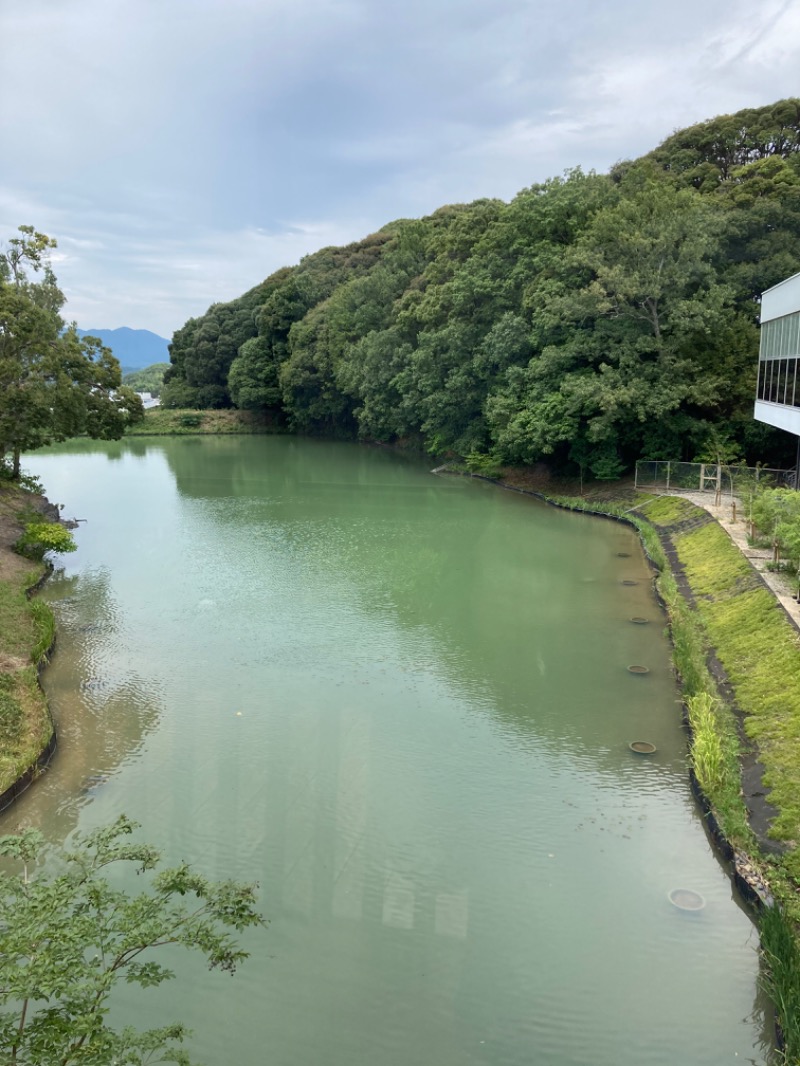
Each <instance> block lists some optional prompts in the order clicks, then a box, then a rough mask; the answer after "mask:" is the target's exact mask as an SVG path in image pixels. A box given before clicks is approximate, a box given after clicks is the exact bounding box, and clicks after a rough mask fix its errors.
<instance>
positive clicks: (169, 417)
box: [126, 407, 283, 437]
mask: <svg viewBox="0 0 800 1066" xmlns="http://www.w3.org/2000/svg"><path fill="white" fill-rule="evenodd" d="M281 432H283V428H282V426H281V425H280V423H279V422H278V421H277V420H275V419H274V418H273V419H270V418H268V417H265V416H263V415H259V414H256V413H255V412H253V411H235V410H224V411H200V410H180V409H173V408H165V407H151V408H150V409H149V410H148V411H145V414H144V421H143V422H140V423H139V424H138V425H136V426H132V427H131V428H130V429H129V430H127V432H126V436H129V437H164V436H169V437H174V436H192V435H197V434H201V435H204V434H228V433H247V434H252V433H281Z"/></svg>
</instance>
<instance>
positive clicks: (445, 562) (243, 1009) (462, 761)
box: [0, 437, 770, 1066]
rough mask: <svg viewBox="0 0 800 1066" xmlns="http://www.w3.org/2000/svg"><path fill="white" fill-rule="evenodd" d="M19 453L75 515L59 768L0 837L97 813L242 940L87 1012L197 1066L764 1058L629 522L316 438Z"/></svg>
mask: <svg viewBox="0 0 800 1066" xmlns="http://www.w3.org/2000/svg"><path fill="white" fill-rule="evenodd" d="M24 465H25V466H26V468H27V469H28V470H29V471H30V472H31V473H34V474H36V475H37V476H39V477H40V478H41V479H42V481H43V482H44V484H45V486H46V489H47V492H48V494H49V496H50V499H51V500H53V501H59V502H62V503H63V504H64V507H65V509H64V515H65V517H73V516H74V517H76V518H78V519H81V522H80V524H79V528H78V530H77V533H76V536H77V540H78V543H79V550H78V551H77V552H76V553H74V555H72V556H69V557H65V561H64V569H63V572H61V573H60V574H58V575H57V576H56V577H55V579H54V580H52V581H51V582H50V583H49V584H48V586H47V587H46V589H45V591H44V593H43V595H44V596H45V598H46V599H48V601H49V602H51V603H52V604H53V607H54V609H55V611H56V615H57V620H58V627H59V630H58V634H59V635H58V648H57V652H56V654H55V656H54V659H53V662H52V664H51V666H50V667H49V669H48V670H47V672H46V674H45V685H46V688H47V691H48V694H49V696H50V699H51V703H52V706H53V709H54V712H55V715H56V718H57V722H58V727H59V738H60V747H59V752H58V754H57V756H56V759H55V762H54V764H53V766H52V769H51V770H50V771H48V773H47V774H46V775H45V776H44V777H43V778H42V780H41V781H40V782H38V783H37V784H36V786H35V787H34V788H33V789H31V790H30V791H29V792H28V793H27V795H26V796H25V797H24V799H23V800H22V801H21V802H20V803H19V804H18V805H17V806H16V807H15V808H13V809H11V810H10V811H8V812H7V813H6V814H5V815H4V816H3V819H2V826H1V827H0V831H2V832H6V833H7V832H13V831H14V829H15V828H16V827H17V826H18V825H22V824H29V823H35V824H38V825H40V826H41V827H42V828H43V830H44V832H45V833H46V834H47V836H48V837H50V838H51V839H53V840H59V841H60V840H63V839H64V838H66V837H67V836H68V835H69V834H70V833H71V832H73V831H74V830H75V829H76V828H79V829H81V830H84V831H85V830H86V829H88V828H91V827H94V826H95V825H99V824H103V823H105V822H108V821H110V820H111V819H113V818H114V817H115V816H116V815H117V814H119V813H120V812H125V813H127V814H128V815H130V816H131V817H133V818H135V819H136V820H137V821H139V822H141V823H142V826H143V828H142V837H143V838H144V839H147V840H148V841H150V842H152V843H154V844H156V845H158V846H159V847H161V848H163V849H164V851H165V853H166V855H167V857H168V858H169V859H170V861H175V862H177V861H179V860H181V859H187V860H188V861H190V862H191V863H193V864H194V865H195V866H197V867H198V868H199V869H201V870H202V871H203V872H205V873H207V874H209V875H210V876H214V877H229V876H230V877H236V878H239V879H242V880H253V881H257V882H259V884H260V896H259V899H260V907H261V909H262V910H263V912H264V914H265V915H266V917H267V918H268V919H269V922H270V925H269V928H268V929H267V930H266V931H263V930H257V931H254V932H251V933H249V934H248V935H247V936H246V937H245V946H246V948H247V949H248V950H249V951H250V952H251V958H250V959H249V960H248V961H247V962H246V963H245V964H244V965H243V966H242V967H241V969H240V970H239V972H238V973H237V974H236V975H235V976H234V977H233V978H231V977H229V976H227V975H223V974H217V973H210V972H208V971H207V970H206V969H205V968H204V967H203V966H202V965H199V964H198V963H197V961H195V960H192V959H191V958H182V957H181V956H176V957H175V958H172V957H171V958H170V965H172V966H173V968H174V969H175V970H176V972H177V979H176V980H175V981H173V982H170V984H169V985H167V986H164V987H162V988H161V989H160V990H159V991H158V992H146V991H145V992H139V991H136V990H129V989H126V990H123V992H122V993H121V994H120V996H119V997H118V1002H117V1004H116V1007H115V1010H116V1012H117V1015H118V1016H119V1018H121V1019H123V1020H125V1021H128V1022H131V1023H133V1024H139V1025H157V1024H162V1023H166V1022H169V1021H174V1020H182V1021H184V1022H185V1023H186V1024H188V1025H189V1026H190V1027H191V1028H192V1030H193V1033H194V1035H193V1037H192V1040H191V1044H190V1051H191V1052H192V1053H193V1054H195V1055H196V1056H197V1058H198V1059H200V1060H202V1061H203V1062H205V1063H206V1064H207V1066H223V1064H227V1063H229V1062H232V1061H235V1062H237V1063H242V1064H253V1066H260V1064H262V1063H264V1062H269V1063H270V1064H271V1066H319V1064H320V1063H325V1064H328V1066H352V1064H353V1063H360V1062H363V1063H370V1064H380V1066H408V1064H410V1063H420V1064H431V1066H434V1064H435V1066H464V1064H473V1063H474V1064H476V1066H477V1064H481V1066H483V1064H487V1066H488V1064H495V1066H530V1064H531V1063H542V1064H547V1066H578V1064H580V1066H586V1064H589V1063H591V1064H592V1066H626V1064H630V1066H646V1064H659V1066H662V1064H663V1066H674V1064H675V1063H691V1064H693V1066H717V1064H722V1063H732V1062H734V1061H737V1062H741V1063H744V1062H751V1063H758V1064H763V1063H765V1062H766V1061H767V1059H768V1055H769V1051H768V1048H769V1043H768V1032H769V1027H770V1023H769V1018H768V1017H765V1011H764V1004H763V1003H762V1002H761V1001H760V999H759V996H758V992H757V976H758V957H757V937H756V934H755V931H754V929H753V927H752V925H751V923H750V921H749V920H748V918H747V915H746V914H745V913H744V912H743V911H742V910H741V909H740V907H739V906H738V905H737V903H736V901H735V900H734V899H733V897H732V892H731V887H730V884H729V881H728V879H727V877H726V875H725V873H724V871H723V870H722V869H721V867H720V865H719V863H718V862H717V861H716V859H715V857H714V855H713V853H712V851H711V849H710V847H709V844H708V841H707V839H706V837H705V835H704V832H703V828H702V824H701V822H700V819H699V817H698V814H697V811H696V810H695V807H694V805H693V802H692V799H691V796H690V792H689V788H688V782H687V772H686V744H685V737H684V735H683V733H682V731H681V728H680V713H679V710H680V709H679V696H678V692H677V690H676V686H675V682H674V678H673V676H672V674H671V670H670V662H669V647H668V643H667V640H666V638H665V635H664V618H663V616H662V614H661V612H660V610H659V608H658V605H657V603H656V601H655V598H654V595H653V590H652V580H651V574H650V571H649V569H648V566H647V564H646V561H645V559H644V557H643V554H642V551H641V548H640V545H639V541H638V538H637V536H636V534H635V533H634V532H633V531H632V530H631V529H629V528H628V527H625V526H622V525H618V524H616V523H612V522H604V521H601V520H599V519H593V518H590V517H587V516H583V515H575V514H570V513H567V512H562V511H558V510H556V509H553V508H548V507H546V506H544V505H542V504H541V503H539V502H537V501H534V500H531V499H530V498H525V497H522V496H519V495H515V494H513V493H506V492H503V491H501V490H499V489H497V488H495V487H494V486H491V485H488V484H486V483H483V482H479V481H473V480H469V479H461V478H453V477H449V478H448V477H437V476H433V475H431V473H430V470H429V467H430V466H431V465H433V464H431V463H424V462H420V461H419V460H416V459H414V460H409V459H407V458H403V457H400V456H398V455H396V454H393V453H391V452H388V451H386V450H383V449H379V448H371V447H362V446H357V445H352V444H344V443H331V442H326V441H318V440H301V439H296V438H289V437H272V438H271V437H227V438H226V437H216V438H212V437H206V438H203V437H197V438H174V439H158V440H141V439H140V440H133V441H129V442H122V443H119V444H96V443H92V442H78V443H70V444H66V445H61V446H58V447H55V448H52V449H49V450H47V451H43V452H40V453H37V454H35V455H31V456H29V457H28V458H27V461H26V463H25V464H24ZM632 618H644V619H646V620H647V621H648V622H649V623H650V624H634V623H633V622H632V621H631V619H632ZM631 666H642V667H646V668H647V671H646V672H642V673H638V674H637V673H634V672H631V671H630V669H629V667H631ZM635 742H642V743H643V744H644V745H645V746H647V745H654V746H655V749H656V750H655V752H653V753H651V754H644V753H642V754H640V753H638V752H635V751H632V750H631V748H630V745H631V744H632V743H635ZM675 890H679V891H678V892H675ZM670 893H673V899H675V900H677V901H680V900H681V899H683V898H692V899H694V900H695V901H696V899H697V895H699V897H700V899H701V906H700V909H698V910H683V909H680V908H679V907H678V906H676V905H675V903H673V902H672V901H671V899H670ZM703 904H704V905H703Z"/></svg>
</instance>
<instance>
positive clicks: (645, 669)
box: [628, 666, 650, 674]
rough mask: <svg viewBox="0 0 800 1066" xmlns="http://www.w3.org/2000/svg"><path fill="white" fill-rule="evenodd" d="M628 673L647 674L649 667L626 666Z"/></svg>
mask: <svg viewBox="0 0 800 1066" xmlns="http://www.w3.org/2000/svg"><path fill="white" fill-rule="evenodd" d="M628 673H630V674H649V673H650V667H649V666H629V667H628Z"/></svg>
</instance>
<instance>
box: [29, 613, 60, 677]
mask: <svg viewBox="0 0 800 1066" xmlns="http://www.w3.org/2000/svg"><path fill="white" fill-rule="evenodd" d="M30 612H31V616H32V617H33V622H34V625H35V627H36V642H35V643H34V645H33V648H32V649H31V659H32V660H33V661H34V662H35V663H38V662H39V661H40V660H41V659H42V658H43V657H44V656H45V655H46V654H47V653H48V651H49V650H50V648H51V647H52V646H53V642H54V641H55V639H56V619H55V615H54V614H53V612H52V611H51V609H50V608H49V607H48V606H47V604H46V603H43V602H42V601H41V600H32V601H31V604H30Z"/></svg>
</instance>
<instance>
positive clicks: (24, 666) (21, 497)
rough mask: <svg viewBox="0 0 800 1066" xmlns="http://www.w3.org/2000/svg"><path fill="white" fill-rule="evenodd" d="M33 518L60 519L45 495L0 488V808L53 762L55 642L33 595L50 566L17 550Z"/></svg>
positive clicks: (45, 610) (49, 619) (46, 612)
mask: <svg viewBox="0 0 800 1066" xmlns="http://www.w3.org/2000/svg"><path fill="white" fill-rule="evenodd" d="M31 517H34V518H36V519H38V520H41V519H45V520H46V521H49V522H54V521H57V520H58V510H57V508H55V507H53V505H52V504H50V503H49V502H48V501H47V500H46V499H45V498H44V497H43V496H39V495H36V494H34V493H30V492H26V491H24V490H22V489H20V488H18V487H17V486H14V485H10V484H4V485H2V487H0V811H2V810H3V809H5V808H6V807H8V806H9V805H10V804H11V803H13V802H14V801H15V800H16V799H17V797H18V796H19V795H21V794H22V793H23V792H24V791H25V790H26V789H27V788H28V787H29V786H30V785H31V783H32V782H33V781H35V780H36V778H37V777H38V776H39V774H40V773H41V772H42V770H43V769H44V768H45V767H46V766H47V764H48V763H49V762H50V759H51V758H52V756H53V753H54V752H55V749H56V732H55V726H54V723H53V719H52V716H51V714H50V709H49V707H48V704H47V700H46V698H45V695H44V692H43V690H42V687H41V684H40V676H41V672H42V670H43V668H44V666H45V665H46V663H47V661H48V658H49V656H50V654H51V652H52V650H53V647H54V645H55V625H54V619H53V614H52V612H51V611H50V608H49V607H48V606H47V605H46V604H44V603H42V602H41V601H40V600H36V599H34V598H33V596H34V593H35V592H36V591H38V589H39V588H40V587H41V585H42V584H43V583H44V581H45V580H46V579H47V577H48V575H49V572H50V570H49V568H48V567H47V566H45V565H44V564H43V563H39V562H34V561H32V560H30V559H25V558H23V557H21V556H19V555H17V554H16V553H15V552H14V550H13V547H14V544H16V542H17V540H18V539H19V537H20V536H21V535H22V533H23V530H24V528H25V524H26V520H28V519H29V518H31Z"/></svg>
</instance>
